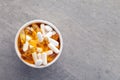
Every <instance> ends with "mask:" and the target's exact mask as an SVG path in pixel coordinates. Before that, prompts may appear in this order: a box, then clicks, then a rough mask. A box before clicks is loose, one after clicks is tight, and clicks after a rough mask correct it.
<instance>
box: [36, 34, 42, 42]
mask: <svg viewBox="0 0 120 80" xmlns="http://www.w3.org/2000/svg"><path fill="white" fill-rule="evenodd" d="M37 37H38V39H39V41H40V42H41V41H42V40H43V37H42V34H41V32H38V33H37Z"/></svg>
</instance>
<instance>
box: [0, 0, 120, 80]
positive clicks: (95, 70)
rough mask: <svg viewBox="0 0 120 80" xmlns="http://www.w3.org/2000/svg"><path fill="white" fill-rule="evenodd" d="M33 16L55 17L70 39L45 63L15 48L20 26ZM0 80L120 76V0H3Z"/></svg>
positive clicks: (0, 9) (94, 79)
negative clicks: (24, 57)
mask: <svg viewBox="0 0 120 80" xmlns="http://www.w3.org/2000/svg"><path fill="white" fill-rule="evenodd" d="M33 19H44V20H48V21H50V22H52V23H53V24H54V25H56V26H57V27H58V29H59V30H60V31H61V33H62V36H63V40H64V49H63V52H62V55H61V56H60V58H59V60H57V62H56V63H55V64H53V65H52V66H50V67H48V68H45V69H33V68H31V67H28V66H26V65H25V64H23V63H22V62H21V61H20V60H19V58H18V57H17V55H16V52H15V50H14V38H15V34H16V32H17V30H18V29H19V28H20V27H21V26H22V25H23V24H24V23H26V22H27V21H30V20H33ZM0 80H120V0H0Z"/></svg>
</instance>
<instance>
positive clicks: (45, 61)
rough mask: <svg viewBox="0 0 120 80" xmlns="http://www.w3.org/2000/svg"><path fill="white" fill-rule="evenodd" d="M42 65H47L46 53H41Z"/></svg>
mask: <svg viewBox="0 0 120 80" xmlns="http://www.w3.org/2000/svg"><path fill="white" fill-rule="evenodd" d="M42 61H43V65H47V53H42Z"/></svg>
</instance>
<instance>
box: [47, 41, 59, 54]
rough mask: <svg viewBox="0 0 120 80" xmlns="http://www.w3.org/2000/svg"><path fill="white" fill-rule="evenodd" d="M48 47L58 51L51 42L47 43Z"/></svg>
mask: <svg viewBox="0 0 120 80" xmlns="http://www.w3.org/2000/svg"><path fill="white" fill-rule="evenodd" d="M48 47H49V48H50V49H51V50H53V51H54V52H55V53H59V50H58V48H56V47H55V46H54V45H53V44H51V43H49V44H48Z"/></svg>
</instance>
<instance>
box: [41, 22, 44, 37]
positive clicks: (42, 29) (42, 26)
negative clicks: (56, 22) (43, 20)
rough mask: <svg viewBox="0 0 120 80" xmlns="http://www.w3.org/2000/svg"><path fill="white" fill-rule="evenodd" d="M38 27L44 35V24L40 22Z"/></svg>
mask: <svg viewBox="0 0 120 80" xmlns="http://www.w3.org/2000/svg"><path fill="white" fill-rule="evenodd" d="M40 27H41V31H42V33H43V36H44V35H45V29H44V28H45V25H44V24H41V25H40Z"/></svg>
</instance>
